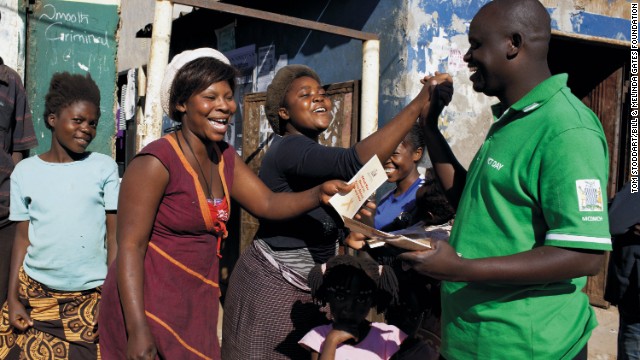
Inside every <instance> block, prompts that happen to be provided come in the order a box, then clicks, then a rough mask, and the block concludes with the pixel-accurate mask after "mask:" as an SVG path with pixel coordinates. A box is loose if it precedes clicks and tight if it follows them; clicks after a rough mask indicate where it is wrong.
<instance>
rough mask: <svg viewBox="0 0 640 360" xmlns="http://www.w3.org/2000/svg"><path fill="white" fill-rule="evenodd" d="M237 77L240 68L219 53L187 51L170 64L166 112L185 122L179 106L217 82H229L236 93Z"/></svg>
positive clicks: (164, 89)
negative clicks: (236, 67)
mask: <svg viewBox="0 0 640 360" xmlns="http://www.w3.org/2000/svg"><path fill="white" fill-rule="evenodd" d="M236 76H237V71H236V69H235V68H234V67H233V66H231V63H230V62H229V59H227V57H226V56H224V55H223V54H222V53H221V52H219V51H218V50H215V49H211V48H200V49H195V50H187V51H183V52H181V53H180V54H178V55H176V56H174V57H173V59H172V60H171V62H170V63H169V65H167V70H166V72H165V75H164V79H163V81H162V92H161V103H162V109H163V110H164V112H165V113H166V114H167V115H169V117H170V118H171V119H173V120H175V121H182V116H183V114H184V112H183V111H180V110H178V109H177V107H179V106H180V105H181V104H184V103H186V102H187V100H188V99H189V98H190V97H191V96H193V95H194V94H198V93H200V92H202V91H203V90H205V89H207V88H208V87H209V86H211V85H212V84H215V83H219V82H226V83H228V85H229V88H230V89H231V91H232V92H233V90H234V89H235V78H236ZM234 111H235V109H234Z"/></svg>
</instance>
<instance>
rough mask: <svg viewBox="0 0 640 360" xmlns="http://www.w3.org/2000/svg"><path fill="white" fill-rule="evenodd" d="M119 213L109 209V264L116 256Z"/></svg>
mask: <svg viewBox="0 0 640 360" xmlns="http://www.w3.org/2000/svg"><path fill="white" fill-rule="evenodd" d="M117 224H118V215H117V213H116V212H115V211H107V238H106V241H107V266H110V265H111V263H112V262H113V260H114V259H115V258H116V254H117V251H118V242H117V241H116V227H117Z"/></svg>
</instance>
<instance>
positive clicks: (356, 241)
mask: <svg viewBox="0 0 640 360" xmlns="http://www.w3.org/2000/svg"><path fill="white" fill-rule="evenodd" d="M366 240H367V237H366V236H364V235H363V234H360V233H357V232H354V231H352V232H350V233H349V235H347V238H346V239H344V244H345V245H347V246H348V247H350V248H352V249H353V250H361V249H362V248H363V247H365V245H367V241H366Z"/></svg>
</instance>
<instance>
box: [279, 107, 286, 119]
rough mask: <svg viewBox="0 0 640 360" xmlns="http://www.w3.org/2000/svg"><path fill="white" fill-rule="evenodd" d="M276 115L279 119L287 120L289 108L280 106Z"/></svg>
mask: <svg viewBox="0 0 640 360" xmlns="http://www.w3.org/2000/svg"><path fill="white" fill-rule="evenodd" d="M278 115H279V116H280V118H281V119H284V120H289V110H287V108H284V107H281V108H280V109H278Z"/></svg>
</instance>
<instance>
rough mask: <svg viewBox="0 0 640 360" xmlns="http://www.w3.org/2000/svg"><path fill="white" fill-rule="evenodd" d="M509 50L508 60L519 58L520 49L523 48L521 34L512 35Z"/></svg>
mask: <svg viewBox="0 0 640 360" xmlns="http://www.w3.org/2000/svg"><path fill="white" fill-rule="evenodd" d="M508 45H509V49H507V59H509V60H511V59H513V58H515V57H516V56H518V53H519V52H520V48H521V47H522V35H521V34H520V33H513V34H511V38H510V39H509V44H508Z"/></svg>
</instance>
